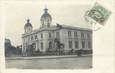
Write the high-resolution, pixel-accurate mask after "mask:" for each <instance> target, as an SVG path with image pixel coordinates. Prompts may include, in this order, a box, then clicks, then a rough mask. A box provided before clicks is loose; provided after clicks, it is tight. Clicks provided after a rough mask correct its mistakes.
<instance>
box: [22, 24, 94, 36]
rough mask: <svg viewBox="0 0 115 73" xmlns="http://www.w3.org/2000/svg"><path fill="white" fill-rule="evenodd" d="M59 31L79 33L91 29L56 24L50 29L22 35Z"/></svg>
mask: <svg viewBox="0 0 115 73" xmlns="http://www.w3.org/2000/svg"><path fill="white" fill-rule="evenodd" d="M61 29H69V30H79V31H92V30H91V29H88V28H81V27H74V26H67V25H59V24H57V26H56V25H55V26H51V27H43V28H40V29H35V30H33V31H32V32H31V33H28V34H23V36H27V35H31V34H34V33H39V32H42V31H56V30H61Z"/></svg>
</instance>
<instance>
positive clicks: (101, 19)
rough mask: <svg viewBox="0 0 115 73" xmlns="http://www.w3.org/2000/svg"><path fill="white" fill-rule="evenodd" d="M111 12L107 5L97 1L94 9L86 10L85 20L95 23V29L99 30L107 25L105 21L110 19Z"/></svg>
mask: <svg viewBox="0 0 115 73" xmlns="http://www.w3.org/2000/svg"><path fill="white" fill-rule="evenodd" d="M110 14H111V12H110V11H109V10H107V9H106V8H105V7H103V6H101V5H100V4H99V3H95V5H94V6H93V7H92V9H90V10H88V11H86V13H85V20H86V21H87V22H88V23H90V24H93V25H92V27H93V30H99V29H100V28H101V27H103V26H104V25H105V22H106V21H107V20H108V18H109V16H110Z"/></svg>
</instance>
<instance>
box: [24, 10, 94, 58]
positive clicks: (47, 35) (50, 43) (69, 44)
mask: <svg viewBox="0 0 115 73" xmlns="http://www.w3.org/2000/svg"><path fill="white" fill-rule="evenodd" d="M40 21H41V27H40V28H39V29H36V30H33V27H32V24H31V23H30V20H29V19H28V20H27V23H26V24H25V26H24V30H25V33H24V34H23V35H22V41H23V44H22V45H23V48H22V53H23V55H25V56H26V55H27V51H28V50H30V49H31V50H32V51H39V52H42V53H45V52H47V51H57V50H61V51H63V52H64V53H66V52H69V51H71V50H73V51H76V50H80V49H82V50H92V30H91V29H87V28H80V27H73V26H67V25H60V24H56V25H52V16H51V15H50V14H49V13H48V9H47V8H45V9H44V13H43V15H42V16H41V19H40ZM39 52H38V53H39Z"/></svg>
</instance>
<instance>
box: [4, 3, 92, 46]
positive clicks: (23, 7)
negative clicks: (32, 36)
mask: <svg viewBox="0 0 115 73" xmlns="http://www.w3.org/2000/svg"><path fill="white" fill-rule="evenodd" d="M45 7H47V8H48V12H49V13H50V15H51V16H52V25H55V23H59V24H62V25H63V24H64V25H71V26H76V27H83V28H90V27H91V26H90V25H89V24H87V22H86V21H85V20H84V14H85V12H86V11H87V10H89V9H90V8H91V6H90V5H87V4H86V5H85V4H77V3H75V2H72V3H71V2H58V1H57V2H55V1H53V2H47V1H40V2H39V1H36V2H13V3H10V2H9V3H7V4H6V7H5V13H6V14H5V16H6V22H5V37H6V38H8V39H10V40H11V43H12V45H14V46H17V45H21V44H22V38H21V37H22V34H23V33H24V25H25V24H26V20H27V19H28V18H29V19H30V22H31V24H32V26H33V29H39V27H40V25H41V23H40V17H41V15H42V14H43V12H44V11H43V9H44V8H45Z"/></svg>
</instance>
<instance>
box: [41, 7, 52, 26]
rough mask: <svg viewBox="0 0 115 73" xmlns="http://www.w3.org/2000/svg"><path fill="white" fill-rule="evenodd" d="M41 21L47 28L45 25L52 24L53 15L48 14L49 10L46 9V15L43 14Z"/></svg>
mask: <svg viewBox="0 0 115 73" xmlns="http://www.w3.org/2000/svg"><path fill="white" fill-rule="evenodd" d="M40 21H41V24H42V25H43V26H45V25H50V24H51V21H52V17H51V15H50V14H49V13H48V9H47V8H45V9H44V13H43V15H42V16H41V19H40Z"/></svg>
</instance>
